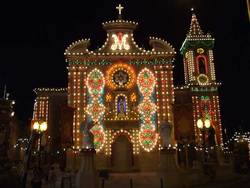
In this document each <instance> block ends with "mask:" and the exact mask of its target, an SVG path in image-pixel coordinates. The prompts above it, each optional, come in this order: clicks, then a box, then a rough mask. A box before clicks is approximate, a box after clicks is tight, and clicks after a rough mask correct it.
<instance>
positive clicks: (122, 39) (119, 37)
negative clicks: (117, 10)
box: [111, 32, 130, 50]
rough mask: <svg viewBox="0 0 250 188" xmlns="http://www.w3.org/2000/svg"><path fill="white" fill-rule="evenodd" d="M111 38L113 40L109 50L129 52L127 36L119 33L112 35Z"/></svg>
mask: <svg viewBox="0 0 250 188" xmlns="http://www.w3.org/2000/svg"><path fill="white" fill-rule="evenodd" d="M112 38H113V40H114V42H113V44H112V45H111V50H129V49H130V46H129V44H128V42H127V39H128V34H123V33H121V32H119V33H117V34H113V35H112Z"/></svg>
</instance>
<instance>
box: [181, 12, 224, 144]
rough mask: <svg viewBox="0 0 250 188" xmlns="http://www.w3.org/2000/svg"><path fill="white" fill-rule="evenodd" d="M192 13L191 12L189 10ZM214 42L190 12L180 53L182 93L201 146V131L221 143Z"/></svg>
mask: <svg viewBox="0 0 250 188" xmlns="http://www.w3.org/2000/svg"><path fill="white" fill-rule="evenodd" d="M191 10H192V9H191ZM213 48H214V38H213V37H212V36H211V34H209V33H207V34H205V33H204V32H203V31H202V29H201V27H200V24H199V22H198V19H197V17H196V15H195V13H194V11H193V10H192V18H191V24H190V28H189V31H188V33H187V35H186V39H185V40H184V42H183V44H182V47H181V49H180V51H181V54H182V55H183V64H184V74H185V86H184V88H185V90H186V92H188V93H189V94H188V95H189V96H191V97H192V100H190V101H192V102H191V103H190V104H192V109H193V114H192V116H193V118H192V119H193V127H194V129H193V130H194V134H195V135H194V136H195V140H196V142H201V140H202V139H201V138H200V135H201V132H200V131H201V129H200V128H198V126H197V125H198V124H199V125H201V124H200V123H202V122H203V126H202V127H206V128H208V127H209V128H210V129H212V128H213V130H214V133H215V134H214V136H212V137H214V141H211V142H214V143H216V144H217V145H220V144H221V143H222V130H221V117H220V107H219V95H218V87H219V86H220V83H217V82H216V77H215V66H214V57H213Z"/></svg>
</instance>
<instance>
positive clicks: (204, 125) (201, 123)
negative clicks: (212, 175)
mask: <svg viewBox="0 0 250 188" xmlns="http://www.w3.org/2000/svg"><path fill="white" fill-rule="evenodd" d="M210 126H211V123H210V120H209V119H208V118H206V119H198V120H197V127H198V128H199V129H200V130H201V133H202V141H203V142H202V148H203V150H204V153H203V154H204V161H206V157H205V156H206V151H205V149H206V148H205V147H206V143H205V130H206V129H209V128H210Z"/></svg>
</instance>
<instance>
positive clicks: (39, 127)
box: [33, 121, 48, 168]
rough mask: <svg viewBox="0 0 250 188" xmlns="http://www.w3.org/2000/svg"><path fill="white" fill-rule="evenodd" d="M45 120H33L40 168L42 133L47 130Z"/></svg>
mask: <svg viewBox="0 0 250 188" xmlns="http://www.w3.org/2000/svg"><path fill="white" fill-rule="evenodd" d="M47 127H48V125H47V122H46V121H35V122H34V124H33V130H34V131H35V132H36V133H38V135H39V160H38V167H39V168H40V164H41V144H42V134H43V132H45V131H46V130H47Z"/></svg>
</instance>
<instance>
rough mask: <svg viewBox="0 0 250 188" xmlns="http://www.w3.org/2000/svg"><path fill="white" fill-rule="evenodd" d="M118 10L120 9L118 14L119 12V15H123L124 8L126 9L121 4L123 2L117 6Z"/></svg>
mask: <svg viewBox="0 0 250 188" xmlns="http://www.w3.org/2000/svg"><path fill="white" fill-rule="evenodd" d="M115 8H116V9H117V10H118V14H119V16H121V15H122V9H124V7H123V6H122V5H121V4H119V5H118V6H117V7H115Z"/></svg>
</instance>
